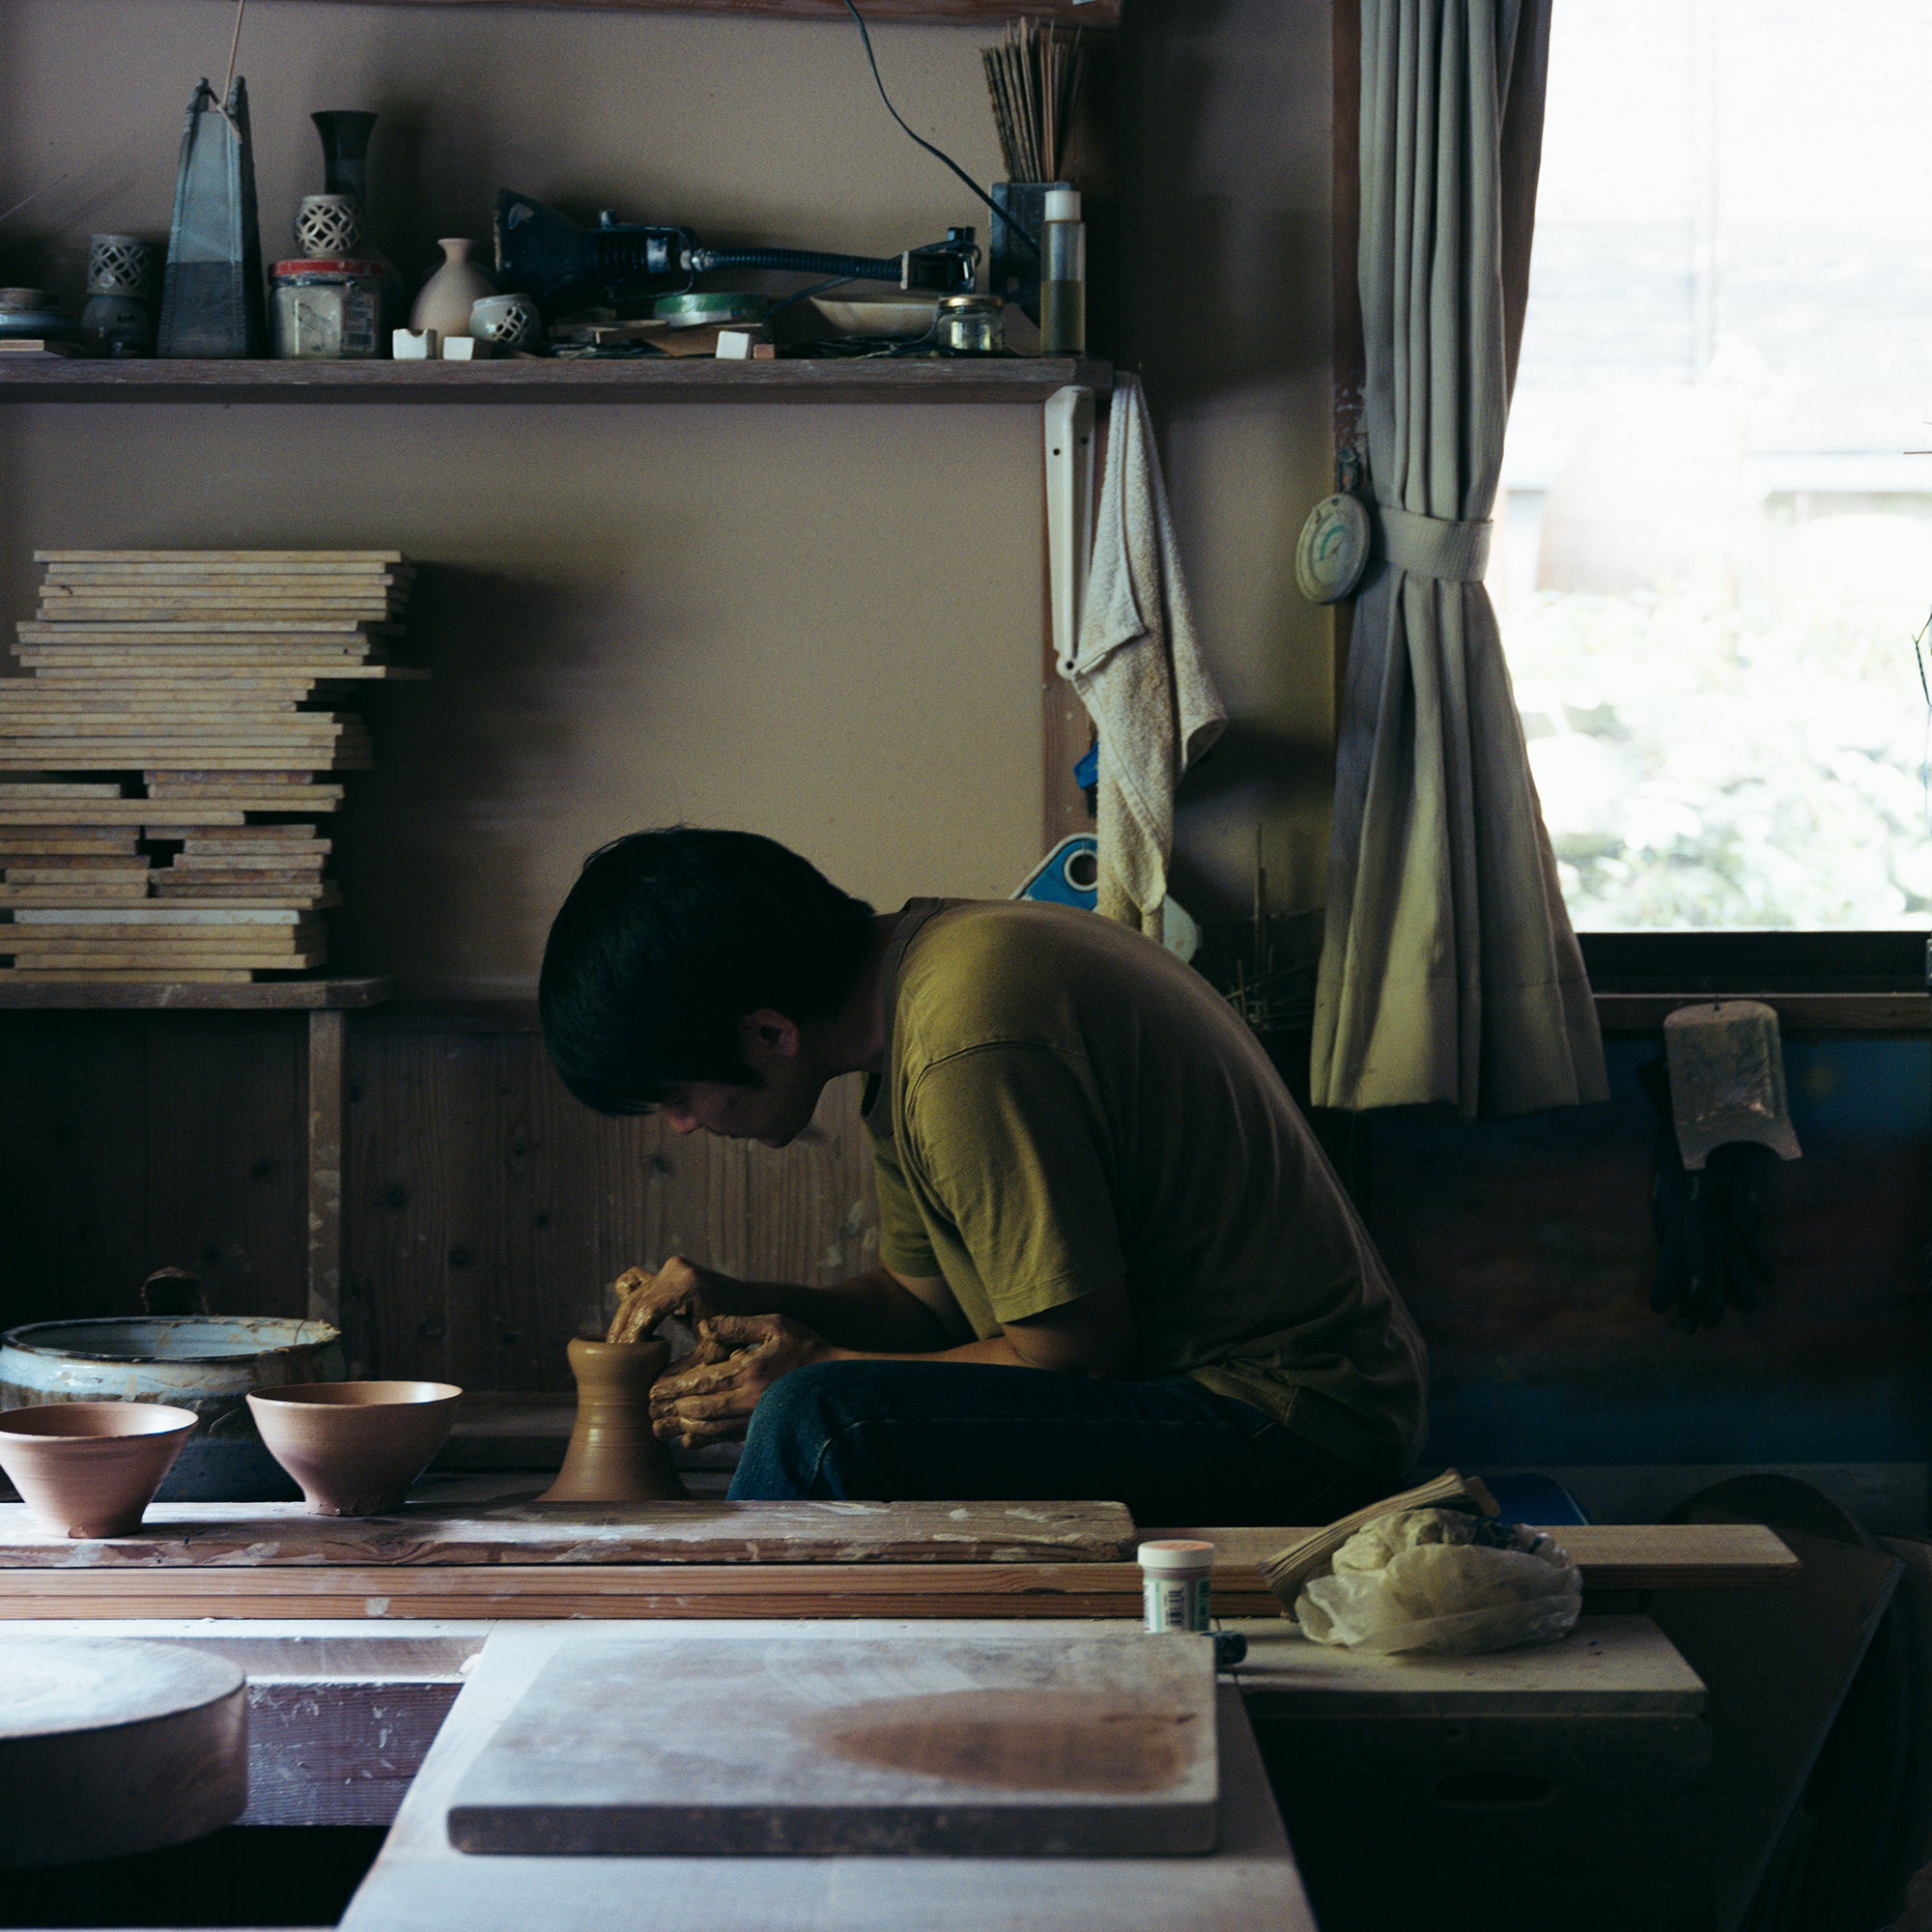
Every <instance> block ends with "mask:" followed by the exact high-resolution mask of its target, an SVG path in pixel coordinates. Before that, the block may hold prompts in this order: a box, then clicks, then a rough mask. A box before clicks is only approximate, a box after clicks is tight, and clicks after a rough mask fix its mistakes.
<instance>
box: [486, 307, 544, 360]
mask: <svg viewBox="0 0 1932 1932" xmlns="http://www.w3.org/2000/svg"><path fill="white" fill-rule="evenodd" d="M469 332H470V334H471V335H473V336H474V337H475V338H476V339H477V341H479V342H488V343H490V344H492V345H493V346H494V347H496V348H497V349H505V350H516V349H534V348H535V347H536V346H537V345H538V344H539V343H540V342H541V341H542V340H543V332H544V326H543V316H542V313H541V312H540V311H539V310H538V308H537V305H536V303H535V302H534V301H532V300H531V299H530V298H529V297H528V296H485V297H484V298H483V299H482V300H481V301H479V302H478V303H477V304H476V305H475V306H474V307H473V308H472V309H471V310H470V311H469Z"/></svg>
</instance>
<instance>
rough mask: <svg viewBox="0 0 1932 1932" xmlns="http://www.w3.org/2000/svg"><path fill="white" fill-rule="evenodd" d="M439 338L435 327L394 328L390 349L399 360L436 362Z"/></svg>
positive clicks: (391, 333) (391, 332) (390, 338)
mask: <svg viewBox="0 0 1932 1932" xmlns="http://www.w3.org/2000/svg"><path fill="white" fill-rule="evenodd" d="M438 340H439V338H438V336H437V332H436V330H435V329H433V328H398V329H392V330H391V331H390V334H389V349H390V353H391V354H392V355H394V356H395V358H396V360H397V361H398V362H434V361H435V360H436V349H437V342H438Z"/></svg>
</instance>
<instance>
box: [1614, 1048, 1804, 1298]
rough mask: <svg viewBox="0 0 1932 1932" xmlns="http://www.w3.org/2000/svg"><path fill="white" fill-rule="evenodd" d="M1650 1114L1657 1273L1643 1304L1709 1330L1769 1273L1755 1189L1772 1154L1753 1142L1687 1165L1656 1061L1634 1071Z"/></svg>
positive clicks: (1665, 1079)
mask: <svg viewBox="0 0 1932 1932" xmlns="http://www.w3.org/2000/svg"><path fill="white" fill-rule="evenodd" d="M1637 1078H1638V1079H1639V1080H1640V1081H1642V1083H1643V1090H1644V1092H1645V1093H1646V1094H1649V1096H1650V1104H1651V1106H1652V1108H1653V1109H1654V1110H1655V1112H1656V1114H1657V1156H1656V1161H1657V1164H1656V1175H1655V1179H1654V1180H1653V1182H1652V1186H1651V1196H1650V1211H1651V1221H1652V1224H1653V1225H1654V1226H1655V1228H1656V1230H1657V1275H1656V1278H1655V1279H1654V1280H1653V1281H1652V1283H1651V1289H1650V1305H1651V1307H1653V1308H1654V1309H1656V1311H1657V1312H1658V1313H1659V1314H1660V1315H1662V1314H1666V1313H1668V1312H1669V1311H1671V1310H1672V1309H1675V1311H1676V1314H1675V1316H1674V1317H1673V1325H1674V1326H1676V1327H1679V1328H1682V1329H1684V1330H1685V1332H1686V1333H1690V1332H1692V1331H1694V1330H1696V1329H1698V1328H1702V1327H1711V1328H1715V1327H1716V1326H1717V1325H1718V1323H1719V1321H1722V1320H1723V1319H1724V1309H1725V1306H1726V1305H1727V1304H1728V1305H1730V1306H1733V1307H1736V1308H1738V1309H1740V1310H1742V1311H1743V1312H1744V1313H1746V1314H1749V1313H1750V1311H1751V1310H1752V1309H1754V1308H1755V1307H1756V1306H1757V1293H1758V1289H1759V1288H1760V1287H1763V1286H1768V1285H1769V1284H1770V1283H1771V1282H1772V1280H1773V1279H1774V1278H1775V1271H1774V1269H1773V1267H1772V1265H1771V1262H1770V1260H1769V1259H1768V1258H1767V1256H1766V1254H1765V1252H1764V1245H1763V1241H1762V1238H1761V1236H1762V1230H1763V1225H1764V1215H1763V1209H1762V1208H1761V1207H1760V1205H1759V1202H1758V1184H1759V1179H1760V1177H1761V1176H1762V1174H1763V1172H1764V1170H1765V1169H1766V1168H1767V1167H1769V1166H1770V1165H1771V1163H1772V1162H1774V1161H1775V1160H1776V1158H1777V1156H1776V1154H1775V1153H1773V1152H1772V1151H1771V1150H1770V1149H1769V1148H1765V1147H1760V1146H1758V1145H1757V1143H1756V1142H1755V1141H1727V1142H1726V1143H1725V1144H1724V1145H1723V1146H1722V1147H1717V1148H1713V1149H1712V1150H1711V1152H1710V1155H1709V1157H1708V1158H1707V1160H1706V1162H1705V1164H1704V1166H1703V1168H1702V1169H1701V1170H1695V1169H1690V1168H1687V1167H1686V1166H1685V1165H1684V1158H1683V1154H1682V1153H1681V1151H1679V1149H1678V1145H1677V1122H1676V1117H1675V1114H1674V1113H1673V1111H1672V1108H1671V1104H1670V1075H1669V1072H1668V1069H1667V1068H1666V1066H1665V1065H1664V1063H1663V1062H1662V1060H1653V1061H1651V1062H1650V1063H1649V1064H1648V1065H1644V1066H1640V1067H1638V1068H1637Z"/></svg>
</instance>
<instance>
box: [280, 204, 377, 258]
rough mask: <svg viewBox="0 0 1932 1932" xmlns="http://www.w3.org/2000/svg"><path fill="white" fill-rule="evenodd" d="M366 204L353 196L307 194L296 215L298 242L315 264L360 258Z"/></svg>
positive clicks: (303, 251)
mask: <svg viewBox="0 0 1932 1932" xmlns="http://www.w3.org/2000/svg"><path fill="white" fill-rule="evenodd" d="M363 237H364V229H363V224H362V203H361V201H360V200H359V199H358V198H357V197H356V196H355V195H353V194H305V195H303V196H302V198H301V206H300V207H299V208H298V210H297V211H296V242H297V245H298V247H299V248H300V249H301V251H302V253H303V254H304V255H305V256H306V257H307V258H308V259H309V260H310V261H311V262H324V261H339V260H341V259H342V258H343V257H344V256H345V255H360V254H362V253H363V252H364V250H363Z"/></svg>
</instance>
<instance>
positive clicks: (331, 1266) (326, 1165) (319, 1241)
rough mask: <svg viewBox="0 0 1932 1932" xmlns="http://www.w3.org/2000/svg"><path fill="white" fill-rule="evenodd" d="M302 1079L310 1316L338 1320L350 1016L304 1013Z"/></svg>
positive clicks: (338, 1322) (320, 1011)
mask: <svg viewBox="0 0 1932 1932" xmlns="http://www.w3.org/2000/svg"><path fill="white" fill-rule="evenodd" d="M302 1038H303V1043H304V1045H305V1046H306V1048H307V1052H306V1054H305V1056H304V1060H305V1071H304V1078H303V1085H302V1094H303V1098H304V1102H305V1105H304V1115H305V1120H304V1123H303V1125H304V1132H303V1137H302V1168H303V1189H302V1204H303V1218H304V1233H305V1236H306V1250H307V1254H306V1259H307V1268H306V1270H305V1276H306V1291H307V1293H306V1300H307V1306H308V1314H309V1316H310V1318H311V1319H312V1320H314V1321H332V1322H334V1323H335V1324H336V1325H337V1326H340V1325H341V1321H342V1256H343V1245H342V1171H343V1131H344V1126H345V1121H344V1114H345V1111H346V1109H347V1106H348V1097H349V1038H348V1017H347V1015H346V1014H344V1013H342V1012H340V1011H338V1010H335V1009H318V1010H316V1011H314V1012H311V1013H309V1014H308V1016H307V1020H306V1023H305V1025H304V1028H303V1034H302Z"/></svg>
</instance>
